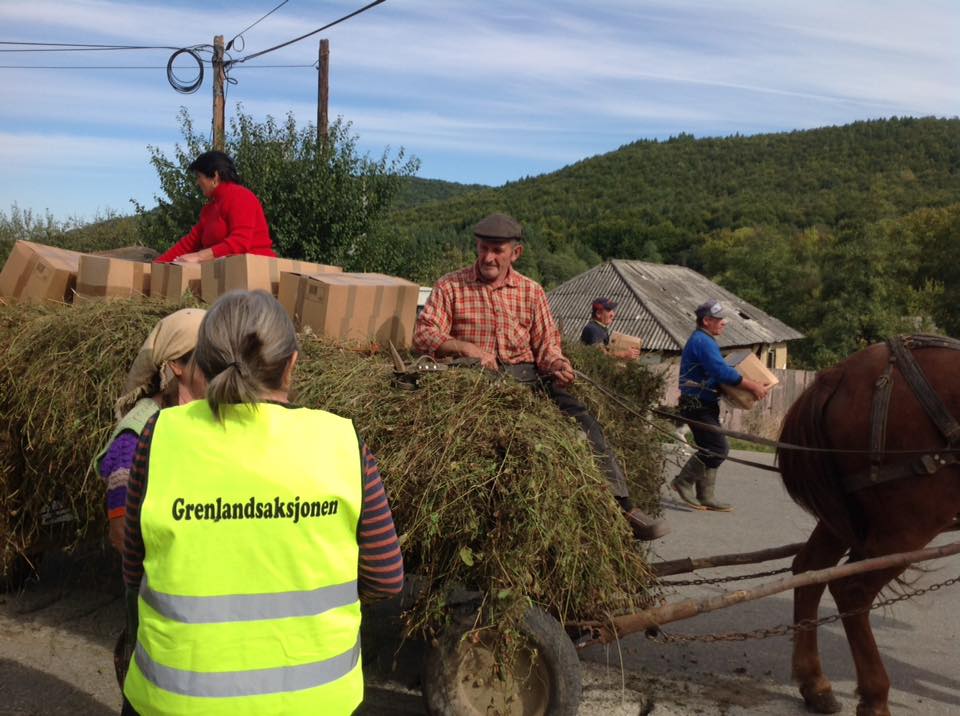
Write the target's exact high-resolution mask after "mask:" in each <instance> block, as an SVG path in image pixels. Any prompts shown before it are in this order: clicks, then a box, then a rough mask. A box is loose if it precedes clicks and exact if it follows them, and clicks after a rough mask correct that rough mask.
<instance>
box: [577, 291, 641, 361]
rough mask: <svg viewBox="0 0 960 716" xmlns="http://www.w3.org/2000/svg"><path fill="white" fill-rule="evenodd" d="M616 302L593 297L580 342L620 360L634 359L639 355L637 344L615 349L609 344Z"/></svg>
mask: <svg viewBox="0 0 960 716" xmlns="http://www.w3.org/2000/svg"><path fill="white" fill-rule="evenodd" d="M616 308H617V304H616V303H615V302H613V301H611V300H610V299H609V298H595V299H593V303H592V304H591V310H592V312H593V313H592V315H591V317H590V321H589V322H588V323H587V325H585V326H584V327H583V330H582V331H581V332H580V342H581V343H583V344H585V345H588V346H597V347H598V348H600V349H601V350H602V351H603V352H605V353H606V354H607V355H610V356H612V357H614V358H618V359H620V360H636V359H637V358H639V357H640V348H639V347H638V346H635V345H633V346H629V347H627V348H623V349H619V350H618V349H617V348H616V347H611V345H610V339H611V335H610V326H611V325H613V319H614V318H615V317H616V313H615V311H616Z"/></svg>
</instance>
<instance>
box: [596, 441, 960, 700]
mask: <svg viewBox="0 0 960 716" xmlns="http://www.w3.org/2000/svg"><path fill="white" fill-rule="evenodd" d="M733 454H734V455H735V456H739V457H744V458H747V459H750V460H755V461H758V462H764V463H768V464H772V462H773V456H772V455H771V454H765V453H741V452H734V453H733ZM676 472H678V467H677V466H676V465H670V466H668V473H669V477H672V476H673V475H674V474H675V473H676ZM717 489H718V496H719V497H720V498H721V499H722V500H724V501H726V502H730V503H731V504H733V505H734V506H735V511H734V512H732V513H705V512H697V511H693V510H689V509H687V508H686V507H684V506H682V503H681V502H680V501H679V499H675V495H674V493H672V492H669V494H668V491H667V490H666V489H665V490H664V493H663V502H662V504H663V507H664V514H665V516H666V517H667V518H668V520H669V521H670V524H671V526H672V528H673V531H672V533H671V534H669V535H667V536H666V537H665V538H663V539H662V540H660V541H659V542H657V543H656V544H655V546H654V548H653V550H652V555H651V559H653V560H655V559H678V558H682V557H701V556H707V555H715V554H727V553H735V552H746V551H753V550H760V549H766V548H769V547H775V546H779V545H785V544H790V543H793V542H801V541H804V540H805V539H806V537H807V536H808V535H809V533H810V531H811V529H812V527H813V524H814V522H813V519H812V518H811V517H810V516H809V515H807V514H806V513H805V512H803V511H802V510H801V509H800V508H799V507H797V506H796V505H795V504H794V503H793V502H792V501H791V500H790V498H789V496H788V495H787V494H786V492H785V490H784V489H783V486H782V483H781V482H780V478H779V475H778V474H776V473H773V472H766V471H762V470H759V469H755V468H750V467H745V466H742V465H737V464H735V463H730V462H728V463H726V464H724V465H723V466H722V467H721V469H720V473H719V479H718V488H717ZM957 538H960V535H958V533H952V534H948V535H944V536H943V537H942V538H941V539H940V540H938V542H949V541H952V540H954V539H957ZM789 563H790V560H789V559H785V560H780V561H779V562H773V563H767V564H764V565H755V566H749V567H726V568H723V569H716V570H704V571H703V572H700V573H697V574H695V575H684V576H679V575H678V576H677V577H674V578H673V579H690V578H697V577H716V576H727V575H735V574H746V573H752V572H757V571H760V570H764V569H773V568H776V567H779V566H787V565H789ZM927 564H928V566H927V571H926V573H919V572H916V571H913V572H911V573H908V576H910V577H917V578H918V581H917V582H916V584H915V585H914V586H915V587H923V586H924V585H929V584H931V583H934V582H940V581H943V580H945V579H948V578H950V577H954V576H957V575H958V574H960V558H956V557H954V558H948V559H946V560H942V561H941V562H930V563H927ZM767 579H771V578H767ZM772 579H776V577H773V578H772ZM762 581H765V580H750V581H746V582H735V583H733V584H731V585H728V586H727V587H724V586H723V585H718V586H698V587H691V586H684V587H678V588H677V589H676V592H675V595H674V596H673V597H672V598H675V599H685V598H689V597H694V596H705V595H710V594H718V593H720V592H721V591H723V590H724V589H738V588H740V587H742V586H747V585H756V584H758V583H760V582H762ZM958 604H960V586H954V587H951V588H947V589H945V590H944V591H941V592H937V593H935V594H927V595H925V596H922V597H918V598H916V599H913V600H909V601H905V602H901V603H899V604H897V605H895V606H893V607H888V608H885V609H882V610H878V611H875V612H873V617H872V624H873V630H874V634H875V636H876V639H877V642H878V644H879V647H880V651H881V654H882V655H883V658H884V663H885V665H886V668H887V672H888V674H889V676H890V680H891V683H892V689H891V695H890V705H891V706H890V708H891V711H892V712H893V713H894V714H923V715H924V716H941V715H942V716H946V715H947V714H957V713H960V648H958V646H957V637H958V636H960V623H958V621H957V619H956V617H955V609H956V605H958ZM792 609H793V601H792V594H791V593H789V592H788V593H784V594H781V595H777V596H773V597H767V598H765V599H762V600H759V601H755V602H751V603H748V604H742V605H738V606H735V607H731V608H728V609H723V610H720V611H716V612H713V613H710V614H704V615H700V616H697V617H695V618H693V619H689V620H685V621H682V622H677V623H674V624H672V625H669V626H668V627H665V629H664V630H665V631H666V632H668V633H671V634H708V633H722V632H742V631H751V630H754V629H759V628H766V627H771V626H775V625H779V624H784V623H789V622H790V621H791V618H792ZM835 611H836V606H835V604H834V603H833V600H832V598H831V597H830V594H829V591H828V592H827V593H826V594H825V595H824V599H823V601H822V602H821V616H823V615H826V614H829V613H834V612H835ZM819 638H820V649H821V659H822V663H823V668H824V672H825V674H826V675H827V676H828V678H830V679H831V680H832V681H833V688H834V692H835V694H836V696H837V697H838V699H839V700H840V701H841V703H842V704H843V706H844V713H849V714H852V713H854V712H855V710H856V698H855V696H854V691H855V688H856V675H855V671H854V666H853V661H852V659H851V657H850V652H849V648H848V646H847V642H846V638H845V636H844V633H843V628H842V626H840V624H839V623H837V624H832V625H828V626H824V627H821V629H820V636H819ZM792 646H793V645H792V642H791V641H790V638H789V637H784V636H781V637H774V638H769V639H764V640H759V641H743V642H721V643H685V644H680V645H672V644H667V645H664V644H660V643H657V642H654V641H651V640H649V639H647V638H645V637H644V636H642V635H633V636H630V637H627V638H625V639H623V640H622V641H621V642H620V644H619V648H611V647H607V648H605V649H593V650H591V651H590V652H588V653H585V654H582V658H583V660H584V662H586V663H587V664H589V665H590V666H589V667H588V671H589V673H590V674H591V676H593V677H594V678H597V679H599V681H600V685H599V688H600V689H604V688H606V689H607V690H608V691H609V690H611V689H613V690H616V689H618V688H619V689H620V690H621V693H622V696H623V700H627V701H630V700H632V701H635V702H637V703H641V702H642V701H643V699H641V698H639V697H638V695H642V696H643V697H645V699H646V703H647V707H646V708H650V705H651V704H654V705H656V706H657V707H659V708H660V711H657V710H656V709H654V712H655V713H661V712H662V713H664V714H667V713H725V714H731V715H732V714H803V713H806V711H805V710H804V707H803V704H802V700H801V699H800V697H799V695H798V692H797V691H796V689H795V687H794V686H793V684H792V680H791V675H790V657H791V650H792ZM596 670H599V673H600V674H602V675H604V676H602V677H601V676H598V675H597V671H596ZM631 685H632V686H631ZM634 713H636V712H634Z"/></svg>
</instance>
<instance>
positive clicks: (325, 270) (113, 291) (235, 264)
mask: <svg viewBox="0 0 960 716" xmlns="http://www.w3.org/2000/svg"><path fill="white" fill-rule="evenodd" d="M234 289H246V290H254V289H263V290H265V291H270V292H271V293H272V294H273V295H274V296H279V298H280V302H281V303H282V304H283V306H284V307H285V308H286V310H287V312H288V313H289V314H290V316H291V318H292V319H293V321H294V323H295V324H296V326H297V328H298V329H303V328H308V327H309V328H311V329H312V330H314V331H315V332H316V333H318V334H319V335H322V336H325V337H327V338H331V339H334V340H338V341H344V342H348V343H369V342H377V343H381V344H386V343H387V342H388V341H392V342H393V343H394V345H396V346H397V347H407V346H410V345H411V343H412V339H413V326H414V322H415V321H416V318H417V303H418V298H419V293H420V287H419V286H418V285H417V284H415V283H411V282H410V281H405V280H404V279H401V278H396V277H394V276H386V275H384V274H378V273H343V269H341V268H340V267H338V266H327V265H325V264H315V263H310V262H307V261H296V260H292V259H279V258H269V257H266V256H254V255H250V254H247V255H242V256H229V257H226V258H222V259H217V260H215V261H210V262H207V263H203V264H157V263H154V264H150V263H146V262H139V261H129V260H126V259H123V258H116V257H109V256H97V255H89V254H80V253H77V252H75V251H67V250H65V249H58V248H54V247H51V246H43V245H42V244H35V243H32V242H29V241H18V242H17V243H16V245H15V246H14V248H13V251H12V252H11V254H10V258H9V259H8V260H7V263H6V264H5V265H4V267H3V271H2V272H0V297H2V298H6V299H13V300H17V301H58V302H67V303H69V302H71V301H73V300H74V299H76V300H96V299H110V298H133V297H136V296H146V295H151V296H155V297H162V298H164V299H166V300H169V301H172V302H179V301H180V299H181V297H182V296H183V294H184V293H186V292H187V291H190V292H191V293H193V294H194V295H199V296H202V298H203V300H204V301H205V302H207V303H213V302H214V301H216V300H217V298H218V297H219V296H221V295H223V294H224V293H226V292H227V291H232V290H234Z"/></svg>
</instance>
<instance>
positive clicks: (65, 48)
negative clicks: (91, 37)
mask: <svg viewBox="0 0 960 716" xmlns="http://www.w3.org/2000/svg"><path fill="white" fill-rule="evenodd" d="M0 44H4V45H25V44H27V43H24V42H0ZM31 44H41V43H31ZM51 44H52V43H51ZM176 49H178V48H177V47H173V46H170V45H73V44H66V43H64V44H62V45H57V46H56V47H26V48H16V49H2V48H0V52H116V51H118V50H176Z"/></svg>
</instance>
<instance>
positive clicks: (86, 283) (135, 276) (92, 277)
mask: <svg viewBox="0 0 960 716" xmlns="http://www.w3.org/2000/svg"><path fill="white" fill-rule="evenodd" d="M149 295H150V264H148V263H143V262H142V261H126V260H124V259H113V258H109V257H107V256H91V255H89V254H83V255H82V256H80V271H79V272H78V273H77V298H80V299H83V300H85V299H97V298H134V297H136V296H149Z"/></svg>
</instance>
